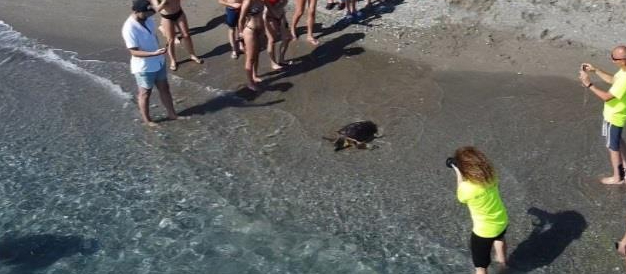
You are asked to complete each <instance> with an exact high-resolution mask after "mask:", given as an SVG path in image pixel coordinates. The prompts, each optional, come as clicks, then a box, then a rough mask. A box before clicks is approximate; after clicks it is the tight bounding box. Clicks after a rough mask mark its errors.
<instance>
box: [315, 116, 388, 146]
mask: <svg viewBox="0 0 626 274" xmlns="http://www.w3.org/2000/svg"><path fill="white" fill-rule="evenodd" d="M377 133H378V127H377V126H376V124H374V122H372V121H359V122H354V123H350V124H348V125H346V126H344V127H342V128H341V129H339V130H338V131H337V136H336V137H335V138H328V137H324V139H326V140H329V141H332V142H333V143H334V145H335V151H339V150H342V149H344V148H347V147H350V146H355V147H357V148H359V149H366V148H373V147H372V146H370V145H368V144H366V143H367V142H370V141H372V140H374V139H375V138H378V137H380V136H377V135H376V134H377Z"/></svg>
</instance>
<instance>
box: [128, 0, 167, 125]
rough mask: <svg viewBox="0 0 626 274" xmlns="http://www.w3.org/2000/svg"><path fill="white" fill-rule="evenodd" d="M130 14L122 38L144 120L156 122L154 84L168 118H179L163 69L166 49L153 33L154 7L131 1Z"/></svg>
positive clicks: (165, 72)
mask: <svg viewBox="0 0 626 274" xmlns="http://www.w3.org/2000/svg"><path fill="white" fill-rule="evenodd" d="M132 10H133V13H132V14H131V15H130V16H129V17H128V19H126V22H125V23H124V26H123V27H122V37H124V42H125V43H126V47H127V48H128V50H129V51H130V54H131V59H130V70H131V72H132V73H133V74H134V75H135V80H137V86H138V94H137V104H138V105H139V112H140V113H141V118H142V120H143V122H144V123H145V124H147V125H149V126H156V125H157V124H156V123H155V122H153V121H152V120H151V119H150V112H149V111H150V109H149V107H148V104H149V102H150V93H151V92H152V88H153V87H154V86H155V85H156V87H157V89H158V90H159V95H160V98H161V103H162V104H163V105H164V106H165V109H166V111H167V118H168V119H170V120H176V119H178V115H176V111H174V104H173V103H172V94H171V93H170V87H169V83H168V82H167V71H166V69H165V57H164V56H163V54H165V53H166V52H167V49H166V48H159V40H158V38H157V36H156V24H155V23H154V21H153V20H152V19H150V16H152V15H154V13H155V12H154V10H153V9H152V7H150V2H149V1H147V0H133V6H132Z"/></svg>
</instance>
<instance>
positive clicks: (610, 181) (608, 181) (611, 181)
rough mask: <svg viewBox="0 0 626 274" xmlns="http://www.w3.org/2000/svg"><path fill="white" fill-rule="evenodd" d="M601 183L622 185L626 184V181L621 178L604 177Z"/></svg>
mask: <svg viewBox="0 0 626 274" xmlns="http://www.w3.org/2000/svg"><path fill="white" fill-rule="evenodd" d="M600 182H601V183H603V184H605V185H621V184H623V183H624V180H622V179H620V178H619V177H604V178H602V179H600Z"/></svg>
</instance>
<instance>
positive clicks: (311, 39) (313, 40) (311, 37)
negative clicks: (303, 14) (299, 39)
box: [306, 36, 320, 46]
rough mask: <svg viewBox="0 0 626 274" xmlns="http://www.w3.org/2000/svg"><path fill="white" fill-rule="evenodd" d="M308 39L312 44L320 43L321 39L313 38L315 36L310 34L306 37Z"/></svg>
mask: <svg viewBox="0 0 626 274" xmlns="http://www.w3.org/2000/svg"><path fill="white" fill-rule="evenodd" d="M306 40H307V41H309V43H311V45H314V46H317V45H319V44H320V41H319V40H317V39H315V38H313V36H309V37H307V38H306Z"/></svg>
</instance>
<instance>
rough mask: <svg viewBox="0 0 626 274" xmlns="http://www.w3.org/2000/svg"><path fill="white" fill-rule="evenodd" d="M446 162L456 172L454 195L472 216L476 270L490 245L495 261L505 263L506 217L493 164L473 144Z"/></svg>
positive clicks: (481, 271) (485, 261) (485, 263)
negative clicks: (494, 253) (455, 191)
mask: <svg viewBox="0 0 626 274" xmlns="http://www.w3.org/2000/svg"><path fill="white" fill-rule="evenodd" d="M446 165H448V167H451V168H453V169H454V171H455V172H456V175H457V183H458V185H457V198H458V199H459V202H461V203H464V204H467V207H468V208H469V211H470V215H471V216H472V223H473V227H472V235H471V237H470V250H471V252H472V261H473V262H474V267H475V268H476V274H486V273H487V268H488V267H489V264H490V263H491V248H492V246H494V247H495V250H496V261H497V262H498V263H500V264H502V267H506V242H505V240H504V234H505V233H506V228H507V226H508V224H509V220H508V216H507V212H506V208H505V207H504V203H503V202H502V199H501V198H500V193H499V190H498V178H497V177H496V173H495V171H494V168H493V166H492V165H491V163H489V161H488V160H487V157H485V155H484V154H483V153H482V152H480V151H478V150H477V149H476V148H474V147H462V148H459V149H457V150H456V151H455V153H454V158H449V159H448V161H447V162H446Z"/></svg>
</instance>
